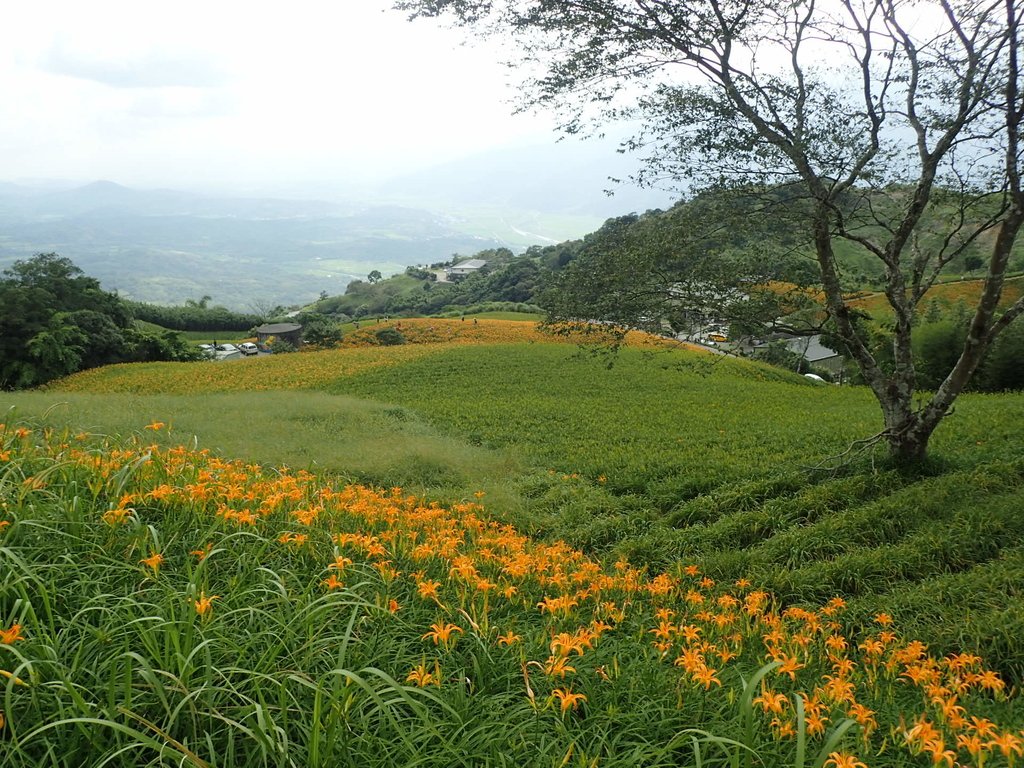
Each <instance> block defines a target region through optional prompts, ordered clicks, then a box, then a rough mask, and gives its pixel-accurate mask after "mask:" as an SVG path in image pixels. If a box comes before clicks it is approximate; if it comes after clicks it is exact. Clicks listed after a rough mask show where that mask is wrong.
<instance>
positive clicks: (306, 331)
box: [296, 313, 342, 347]
mask: <svg viewBox="0 0 1024 768" xmlns="http://www.w3.org/2000/svg"><path fill="white" fill-rule="evenodd" d="M296 321H297V322H298V323H300V324H301V325H302V340H303V341H304V342H306V343H307V344H312V345H314V346H317V347H333V346H335V345H337V343H338V342H339V341H341V337H342V333H341V328H340V327H339V325H338V321H337V320H336V319H334V318H332V317H328V316H327V315H322V314H319V313H303V314H301V315H299V316H298V317H297V318H296Z"/></svg>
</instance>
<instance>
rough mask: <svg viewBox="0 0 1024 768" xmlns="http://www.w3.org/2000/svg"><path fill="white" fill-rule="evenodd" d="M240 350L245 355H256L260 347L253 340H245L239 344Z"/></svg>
mask: <svg viewBox="0 0 1024 768" xmlns="http://www.w3.org/2000/svg"><path fill="white" fill-rule="evenodd" d="M238 351H239V352H241V353H242V354H243V355H256V354H259V351H260V349H259V347H257V346H256V345H255V344H253V343H252V342H251V341H243V342H242V343H241V344H239V345H238Z"/></svg>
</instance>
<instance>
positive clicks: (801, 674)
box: [0, 424, 1024, 768]
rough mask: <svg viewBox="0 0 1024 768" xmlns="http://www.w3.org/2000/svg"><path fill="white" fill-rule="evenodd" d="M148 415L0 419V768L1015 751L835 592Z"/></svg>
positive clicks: (993, 713) (973, 683) (876, 757)
mask: <svg viewBox="0 0 1024 768" xmlns="http://www.w3.org/2000/svg"><path fill="white" fill-rule="evenodd" d="M151 427H152V430H153V431H152V432H151V433H149V434H147V435H146V437H145V438H144V439H143V440H139V441H129V442H125V441H121V440H113V441H104V442H99V443H97V442H94V440H93V439H92V438H91V437H89V436H88V435H72V434H70V433H66V432H65V433H60V432H55V431H45V430H41V429H40V428H39V427H38V425H14V424H11V425H9V426H8V427H7V428H5V429H2V430H0V434H2V437H3V441H2V443H0V450H2V451H3V453H4V460H5V462H7V464H6V466H5V471H4V473H3V474H2V476H0V492H2V494H3V499H4V521H3V522H4V523H5V524H3V525H0V537H2V544H3V546H2V548H0V570H2V571H3V575H4V578H3V580H2V581H0V584H2V585H3V586H2V587H0V607H2V608H3V612H2V613H0V616H2V617H5V618H3V619H0V631H3V632H4V633H5V638H6V640H7V641H8V642H7V645H6V646H0V654H5V655H4V656H3V657H2V658H3V659H4V661H5V663H8V665H9V666H11V667H12V670H13V671H12V672H11V677H10V678H9V682H8V685H7V688H6V695H5V697H4V699H3V707H4V710H5V713H6V727H7V733H8V741H7V745H6V757H7V758H8V762H7V763H6V764H9V765H15V766H28V765H38V764H40V761H41V760H44V759H45V762H46V764H48V765H60V766H64V765H68V766H70V765H80V764H82V762H83V761H86V762H90V763H95V762H98V761H99V760H101V759H103V760H109V763H108V764H112V765H126V766H127V765H135V764H137V761H138V759H139V758H138V755H139V754H140V750H146V749H150V750H159V751H161V752H162V753H163V754H164V756H165V758H166V759H173V760H174V761H175V763H176V764H190V765H243V764H245V765H249V764H261V765H282V766H283V765H289V764H306V765H322V764H331V765H370V766H375V765H396V764H410V763H411V762H414V761H415V762H417V764H421V765H450V764H451V763H452V761H459V760H461V761H462V762H463V763H464V764H476V765H479V764H487V765H525V764H533V765H536V764H569V763H567V762H566V761H567V760H576V761H577V762H578V764H580V765H589V764H592V763H593V761H595V760H596V761H599V762H600V763H601V764H604V765H614V766H626V765H635V766H641V765H643V766H668V765H678V764H679V763H680V761H686V760H691V761H692V760H694V759H697V760H700V759H701V755H702V754H703V755H704V757H705V758H707V757H709V755H708V754H707V752H709V751H710V752H712V753H714V752H715V751H716V750H718V749H719V748H721V749H722V750H724V752H725V755H724V756H725V759H726V761H727V762H728V764H734V762H733V761H739V762H736V763H735V764H742V762H743V761H742V758H743V755H744V754H748V753H747V752H746V750H748V749H749V750H752V752H753V754H754V755H756V758H755V761H756V762H757V763H758V764H765V765H775V766H789V765H793V766H795V765H804V763H803V762H799V759H798V758H797V757H796V755H797V754H798V753H800V752H802V751H804V750H805V749H806V750H810V751H809V755H810V756H814V755H817V758H816V759H814V760H813V762H812V763H807V765H811V764H813V765H815V766H818V768H821V766H823V765H824V764H825V762H826V758H827V757H828V756H829V755H830V753H831V755H832V762H831V764H833V765H837V766H838V765H853V762H852V761H853V754H855V753H858V754H861V755H864V756H868V755H870V756H871V757H870V758H869V759H870V763H871V765H872V766H904V765H907V764H908V760H912V759H913V758H911V755H912V754H921V753H923V754H924V756H923V757H922V758H921V759H922V760H927V759H928V756H931V755H939V756H943V755H945V753H946V751H947V750H952V752H950V754H952V755H953V756H954V758H959V759H961V760H969V759H974V760H977V759H978V758H979V756H981V757H982V758H987V759H988V762H987V764H988V765H989V766H1001V765H1005V764H1007V761H1006V760H1005V759H1003V758H1002V757H1001V750H1003V749H1004V748H1009V749H1010V750H1012V749H1013V748H1014V745H1020V744H1022V743H1024V742H1022V737H1024V733H1021V732H1020V730H1019V728H1020V725H1021V722H1020V711H1019V710H1018V709H1017V708H1016V706H1015V705H1016V700H1015V699H1013V698H1011V699H1007V698H1006V697H1005V693H1006V689H1005V685H1004V684H1003V683H1002V682H1001V681H1000V680H999V678H998V676H996V675H993V674H991V673H990V672H989V671H986V670H985V669H984V668H983V667H982V666H981V664H980V660H978V659H976V658H974V657H972V656H969V655H961V656H956V657H950V658H946V659H940V658H935V657H932V656H929V655H928V654H927V653H926V652H925V649H924V647H923V646H922V645H921V644H920V643H917V642H915V641H912V640H909V639H907V638H905V637H903V636H901V634H900V632H899V631H898V630H897V629H896V628H895V627H893V626H891V620H890V619H889V617H887V616H884V615H879V616H877V617H875V621H874V622H873V623H872V626H871V627H870V628H869V629H868V630H867V631H866V632H865V634H863V635H860V636H854V635H848V634H846V633H843V632H842V630H841V626H840V624H838V623H836V622H837V620H840V619H841V617H842V614H843V603H842V601H839V600H836V601H830V602H829V603H828V604H827V605H825V606H820V607H818V608H817V609H815V610H806V609H804V610H800V609H790V610H787V611H785V612H781V613H780V612H779V611H778V610H777V609H776V607H775V605H774V603H773V601H772V600H771V598H770V596H769V595H767V594H766V593H764V592H763V591H761V590H758V589H756V587H754V586H751V585H749V584H747V583H743V582H740V583H737V584H735V585H732V586H728V585H724V584H715V583H714V582H713V581H711V580H709V579H707V578H706V577H703V576H702V575H701V574H700V572H699V569H698V568H696V567H686V568H679V569H678V570H675V571H673V572H672V573H667V574H662V575H659V576H651V575H648V574H646V573H645V572H644V571H643V570H642V569H636V568H633V567H631V566H629V564H628V563H625V562H618V563H615V564H613V565H607V566H602V565H601V564H600V563H599V562H597V561H594V560H592V559H590V558H588V557H586V556H585V555H583V554H582V553H580V552H578V551H574V550H572V549H571V548H570V547H567V546H566V545H564V544H561V543H558V542H549V543H537V542H531V541H530V540H529V539H528V538H526V537H523V536H521V535H519V534H518V533H517V532H516V531H515V530H513V529H511V528H510V527H508V526H505V525H501V524H495V523H493V522H491V521H489V520H488V518H487V515H486V513H485V510H484V509H483V508H482V507H481V506H480V505H479V504H478V503H475V502H463V503H461V504H458V505H453V506H451V507H443V506H441V505H437V504H425V503H424V502H422V501H420V500H418V499H416V498H415V497H410V496H407V495H405V494H403V493H402V491H401V490H400V489H392V490H390V491H375V490H371V489H367V488H361V487H340V486H336V485H332V484H330V483H325V482H323V481H322V480H321V479H319V478H317V477H315V476H313V475H310V474H308V473H304V472H291V471H288V470H286V469H279V470H277V471H275V472H267V473H265V472H263V471H261V470H260V468H259V467H256V466H253V465H247V464H245V463H242V462H227V461H223V460H221V459H218V458H216V457H214V456H212V455H210V454H209V453H208V452H205V451H203V452H200V451H195V450H189V449H187V448H182V447H175V446H173V445H171V446H166V447H161V446H160V444H161V443H162V442H165V439H162V438H161V437H160V435H161V434H162V432H163V428H162V425H159V424H153V425H151ZM766 660H770V661H773V662H774V664H773V665H771V666H765V661H766ZM755 675H756V676H755ZM752 676H755V677H754V679H755V680H757V681H759V683H760V684H758V683H752V684H751V686H750V688H748V689H746V691H744V685H745V683H744V680H751V677H752ZM403 681H404V682H405V683H407V684H408V685H403V684H402V682H403ZM762 681H763V682H762ZM76 722H77V723H79V724H80V725H83V726H84V725H86V724H88V727H76ZM854 723H858V724H859V725H858V726H856V727H854V728H852V729H851V728H850V726H851V725H853V724H854ZM687 728H698V729H700V730H699V731H691V732H689V733H691V734H694V738H693V739H690V738H689V736H685V737H684V738H679V737H680V735H685V734H687V733H688V732H687V731H686V729H687ZM701 734H705V735H706V734H712V735H713V736H714V738H717V737H719V736H721V737H728V738H729V739H733V740H735V741H736V746H731V745H728V744H725V743H724V742H720V741H719V742H715V741H714V740H713V739H711V738H709V739H708V740H704V739H703V737H702V736H701ZM960 736H963V737H964V739H963V740H962V741H961V740H960V739H959V738H958V737H960ZM716 744H717V746H716ZM702 749H703V750H705V751H704V752H703V753H702V752H701V750H702ZM1008 754H1012V751H1011V752H1008ZM844 760H845V761H848V762H842V761H844ZM710 764H713V763H710Z"/></svg>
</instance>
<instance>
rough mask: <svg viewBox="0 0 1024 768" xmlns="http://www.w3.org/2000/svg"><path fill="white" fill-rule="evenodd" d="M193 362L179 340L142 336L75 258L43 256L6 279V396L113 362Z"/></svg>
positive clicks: (2, 305)
mask: <svg viewBox="0 0 1024 768" xmlns="http://www.w3.org/2000/svg"><path fill="white" fill-rule="evenodd" d="M194 359H198V354H197V350H196V348H195V347H194V346H193V345H190V344H189V343H188V342H186V341H185V340H183V339H181V338H180V337H179V336H178V335H177V334H174V333H171V332H166V333H148V332H144V331H139V330H136V329H135V328H134V327H133V321H132V316H131V313H130V311H129V310H128V308H127V307H126V306H125V304H124V302H122V301H121V299H120V298H119V297H118V296H117V295H116V294H113V293H108V292H107V291H104V290H103V289H102V288H101V287H100V283H99V281H98V280H96V279H95V278H92V277H89V276H88V275H86V274H85V273H84V272H82V270H81V269H79V268H78V267H77V266H75V264H74V263H73V262H72V261H71V260H70V259H68V258H64V257H61V256H58V255H57V254H56V253H42V254H38V255H36V256H34V257H32V258H31V259H27V260H24V261H16V262H15V263H14V264H13V265H12V266H11V267H10V268H9V269H6V270H4V271H3V272H2V273H0V390H2V389H23V388H27V387H34V386H38V385H40V384H45V383H46V382H48V381H51V380H52V379H56V378H58V377H60V376H66V375H68V374H69V373H74V372H75V371H78V370H80V369H82V368H90V367H93V366H98V365H105V364H107V363H119V362H128V361H143V360H194Z"/></svg>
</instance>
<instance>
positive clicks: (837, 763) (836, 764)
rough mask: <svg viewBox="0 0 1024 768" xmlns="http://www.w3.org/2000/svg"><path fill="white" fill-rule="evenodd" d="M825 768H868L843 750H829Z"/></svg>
mask: <svg viewBox="0 0 1024 768" xmlns="http://www.w3.org/2000/svg"><path fill="white" fill-rule="evenodd" d="M825 768H868V767H867V765H865V764H864V763H862V762H861V761H860V760H858V759H857V758H856V757H854V756H853V755H848V754H846V753H844V752H829V754H828V759H827V760H826V761H825Z"/></svg>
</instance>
